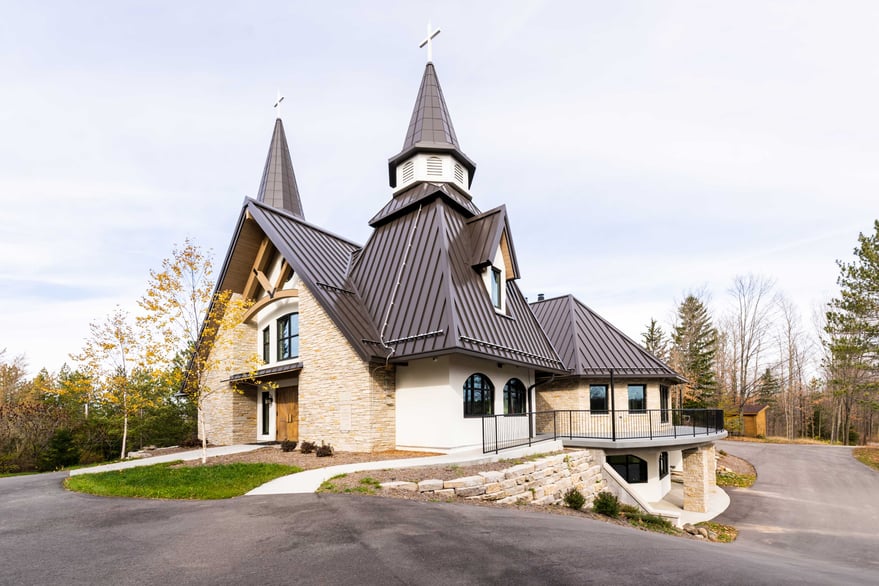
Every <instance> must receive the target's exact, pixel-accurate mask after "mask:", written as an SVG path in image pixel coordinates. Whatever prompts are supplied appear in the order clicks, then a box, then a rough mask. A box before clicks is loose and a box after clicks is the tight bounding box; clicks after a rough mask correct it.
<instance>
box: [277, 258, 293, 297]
mask: <svg viewBox="0 0 879 586" xmlns="http://www.w3.org/2000/svg"><path fill="white" fill-rule="evenodd" d="M292 272H293V271H292V270H291V269H290V265H289V264H287V260H286V259H281V270H279V271H278V278H277V279H275V287H274V289H275V291H280V290H281V287H282V286H283V285H284V282H285V281H287V279H289V278H290V273H292Z"/></svg>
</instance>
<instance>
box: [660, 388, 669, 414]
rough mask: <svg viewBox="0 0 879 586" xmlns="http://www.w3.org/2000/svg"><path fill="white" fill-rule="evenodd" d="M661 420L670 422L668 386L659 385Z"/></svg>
mask: <svg viewBox="0 0 879 586" xmlns="http://www.w3.org/2000/svg"><path fill="white" fill-rule="evenodd" d="M659 420H660V421H661V422H662V423H668V386H667V385H659Z"/></svg>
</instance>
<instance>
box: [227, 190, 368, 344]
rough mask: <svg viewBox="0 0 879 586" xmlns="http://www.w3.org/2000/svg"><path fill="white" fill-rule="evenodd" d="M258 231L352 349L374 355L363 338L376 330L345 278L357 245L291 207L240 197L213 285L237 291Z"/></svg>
mask: <svg viewBox="0 0 879 586" xmlns="http://www.w3.org/2000/svg"><path fill="white" fill-rule="evenodd" d="M263 235H265V236H266V237H267V238H268V239H269V241H270V242H271V243H272V244H273V245H274V247H275V248H276V249H277V250H278V252H279V253H280V254H281V255H282V256H283V257H284V259H285V260H286V261H287V262H288V263H289V264H290V266H291V268H292V269H293V272H294V273H295V274H297V275H298V276H299V279H300V280H301V281H302V283H303V284H304V285H305V286H306V287H307V288H308V290H309V291H310V292H311V293H312V295H313V296H314V297H315V299H316V300H317V302H318V303H319V304H320V305H321V307H322V308H323V309H324V311H326V312H327V314H328V315H329V316H330V318H331V319H332V320H333V322H334V323H335V324H336V325H337V326H338V328H339V330H340V331H341V332H342V334H343V335H344V336H345V338H346V339H347V340H348V342H350V343H351V346H352V347H353V348H354V350H355V351H356V352H357V353H358V354H359V355H360V356H361V357H362V358H363V359H364V360H369V359H370V358H373V357H375V356H376V355H377V354H376V352H374V349H373V348H372V347H371V346H370V345H369V344H367V343H366V342H364V340H365V339H373V338H375V337H376V336H377V335H378V332H377V330H376V328H375V325H374V324H373V322H372V320H371V319H370V317H369V315H368V314H367V313H366V311H365V309H364V305H363V301H362V300H361V298H360V296H359V294H358V293H357V291H356V289H355V288H354V287H353V286H352V284H351V283H350V282H349V280H348V278H347V273H348V268H349V265H350V262H351V257H352V255H353V254H354V253H355V252H357V251H358V250H359V249H360V247H359V246H358V245H357V244H355V243H353V242H351V241H349V240H346V239H344V238H342V237H340V236H336V235H335V234H332V233H330V232H328V231H326V230H324V229H322V228H319V227H317V226H314V225H313V224H309V223H308V222H306V221H305V220H304V219H302V218H300V217H297V216H295V215H293V214H292V213H291V212H288V211H286V210H280V209H277V208H273V207H271V206H268V205H266V204H263V203H261V202H258V201H255V200H253V199H250V198H247V199H245V201H244V206H243V208H242V211H241V216H240V218H239V221H238V226H237V228H236V233H235V237H234V238H233V240H232V244H231V246H230V248H229V252H228V253H227V256H226V261H225V263H224V265H223V269H222V271H221V273H220V278H219V279H218V280H217V290H218V291H221V290H224V289H231V290H232V291H234V292H237V293H241V292H242V291H243V288H244V281H245V280H246V276H247V274H248V272H249V271H250V266H251V263H252V261H253V255H254V251H255V250H256V246H257V244H258V242H259V240H260V239H261V238H262V236H263ZM242 268H243V270H242Z"/></svg>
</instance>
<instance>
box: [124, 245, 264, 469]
mask: <svg viewBox="0 0 879 586" xmlns="http://www.w3.org/2000/svg"><path fill="white" fill-rule="evenodd" d="M212 273H213V266H212V263H211V261H210V259H209V258H208V257H207V255H206V254H205V253H204V252H203V251H202V250H201V248H200V247H199V246H198V245H197V244H195V243H193V242H192V241H191V240H189V239H187V240H186V241H185V242H184V245H183V246H182V247H179V248H178V247H175V248H174V249H173V251H172V253H171V257H170V258H166V259H165V260H163V261H162V269H161V270H160V271H150V282H149V286H148V288H147V292H146V293H145V294H144V296H143V297H142V298H141V300H140V301H139V302H138V303H139V304H140V306H141V308H143V310H144V314H143V316H141V317H140V318H139V319H138V323H139V324H140V325H141V326H142V327H143V328H144V331H145V332H146V334H147V339H148V340H149V342H148V351H147V357H148V361H149V363H150V364H151V365H152V366H153V367H154V368H161V369H163V370H164V372H166V373H167V374H168V375H169V376H171V377H175V379H176V380H173V381H172V384H174V385H175V386H176V387H177V388H180V389H181V390H182V391H183V392H184V393H186V395H187V396H188V397H189V399H190V400H191V401H192V402H193V403H195V405H196V408H197V413H198V429H199V436H200V437H201V440H202V462H205V461H206V460H207V441H208V437H207V425H206V421H205V402H206V401H207V400H208V399H209V398H210V397H211V396H212V395H213V394H214V393H217V392H220V391H221V387H220V386H216V385H212V384H211V381H210V375H211V374H212V373H215V372H218V371H222V370H225V371H229V369H231V368H233V367H235V366H238V365H239V362H238V361H229V360H223V359H222V354H223V353H224V352H223V351H222V350H223V349H227V348H231V347H234V346H235V345H236V342H239V341H240V340H241V337H242V336H247V335H250V334H249V330H248V329H247V327H246V326H243V325H242V324H241V322H242V319H243V317H244V314H245V313H246V311H247V309H248V308H249V306H250V304H249V303H247V302H246V301H245V300H243V299H241V298H240V296H235V295H233V294H232V293H231V292H230V291H220V292H217V293H216V294H214V293H213V291H214V281H213V279H212ZM254 349H255V348H254ZM181 357H183V360H182V361H183V363H184V365H185V366H184V367H183V368H174V366H175V362H179V361H180V358H181ZM246 363H247V365H248V366H247V371H248V372H255V370H256V367H257V366H258V365H259V364H261V360H259V358H258V357H257V356H256V352H255V351H254V353H253V355H252V356H249V357H247V359H246ZM230 374H231V372H230Z"/></svg>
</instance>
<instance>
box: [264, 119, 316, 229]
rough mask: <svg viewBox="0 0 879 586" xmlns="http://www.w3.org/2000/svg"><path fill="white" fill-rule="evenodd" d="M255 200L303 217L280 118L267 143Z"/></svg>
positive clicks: (288, 148)
mask: <svg viewBox="0 0 879 586" xmlns="http://www.w3.org/2000/svg"><path fill="white" fill-rule="evenodd" d="M256 199H257V201H261V202H264V203H266V204H268V205H270V206H272V207H275V208H280V209H283V210H287V211H288V212H290V213H291V214H293V215H295V216H298V217H300V218H304V217H305V214H304V213H303V212H302V202H301V201H300V200H299V187H298V186H297V185H296V174H295V173H294V172H293V161H292V160H291V158H290V147H289V146H288V145H287V135H286V134H285V133H284V124H283V122H281V119H280V118H278V119H276V120H275V130H274V132H273V133H272V141H271V143H270V144H269V154H268V155H267V156H266V164H265V167H264V168H263V172H262V180H261V181H260V183H259V191H258V192H257V196H256Z"/></svg>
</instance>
